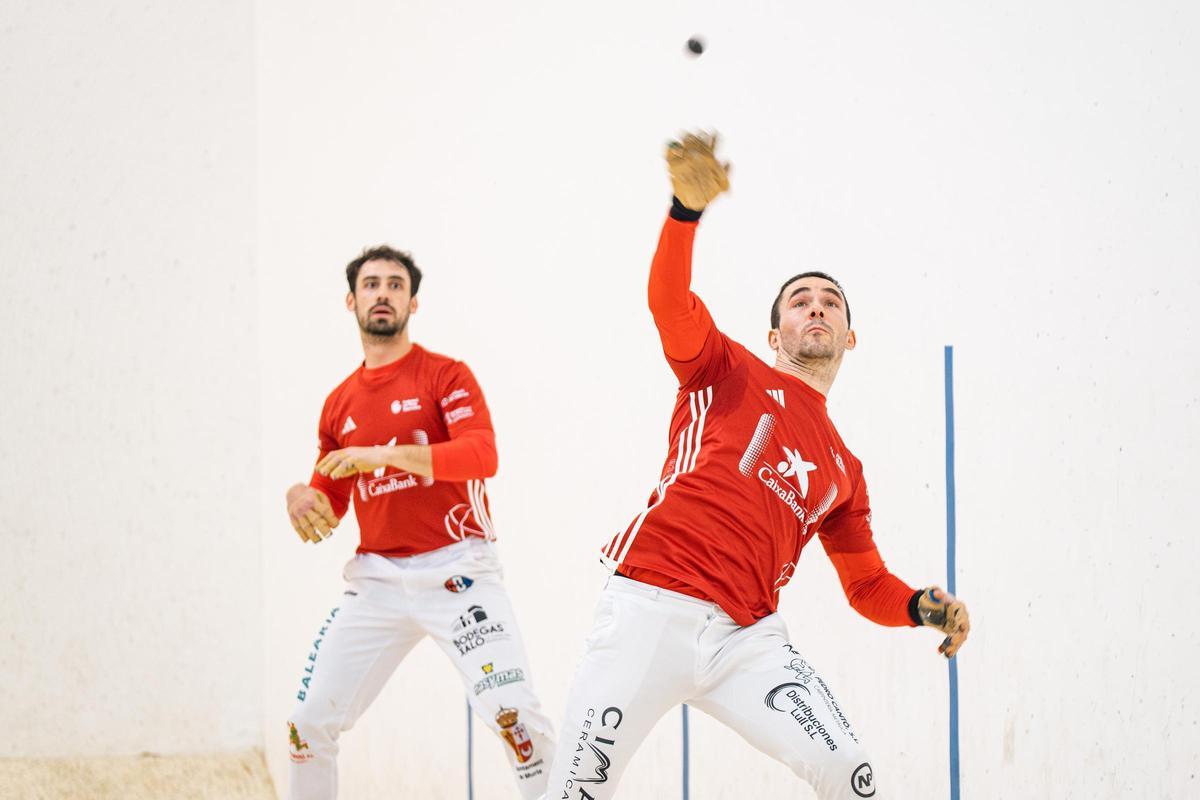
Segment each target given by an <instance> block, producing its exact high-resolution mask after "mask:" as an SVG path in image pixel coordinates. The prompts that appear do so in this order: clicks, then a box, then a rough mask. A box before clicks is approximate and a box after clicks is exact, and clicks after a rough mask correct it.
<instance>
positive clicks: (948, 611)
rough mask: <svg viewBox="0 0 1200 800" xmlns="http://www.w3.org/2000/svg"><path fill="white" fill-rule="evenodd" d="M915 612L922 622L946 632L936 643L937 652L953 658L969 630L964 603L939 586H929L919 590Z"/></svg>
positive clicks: (969, 624)
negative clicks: (939, 642)
mask: <svg viewBox="0 0 1200 800" xmlns="http://www.w3.org/2000/svg"><path fill="white" fill-rule="evenodd" d="M917 613H918V614H919V615H920V617H921V622H922V623H923V624H925V625H928V626H929V627H931V628H937V629H938V630H940V631H942V632H943V633H945V634H948V635H947V636H946V638H945V639H943V640H942V643H941V644H940V645H938V652H939V653H941V654H942V655H944V656H945V657H946V658H953V657H954V654H955V653H957V652H958V649H959V648H960V647H962V646H963V642H965V641H966V640H967V634H969V633H970V632H971V619H970V617H968V616H967V606H966V604H964V603H963V601H961V600H959V599H958V598H957V597H955V596H954V595H952V594H950V593H949V592H947V591H945V590H944V589H942V588H941V587H940V586H930V587H929V588H927V589H925V590H924V591H922V592H921V599H920V600H918V601H917Z"/></svg>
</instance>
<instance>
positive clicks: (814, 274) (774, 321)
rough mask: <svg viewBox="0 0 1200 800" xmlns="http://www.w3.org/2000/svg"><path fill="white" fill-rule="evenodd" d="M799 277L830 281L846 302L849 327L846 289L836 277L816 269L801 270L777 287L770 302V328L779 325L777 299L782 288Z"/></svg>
mask: <svg viewBox="0 0 1200 800" xmlns="http://www.w3.org/2000/svg"><path fill="white" fill-rule="evenodd" d="M801 278H824V279H825V280H827V281H829V282H830V283H832V284H833V285H834V286H836V287H837V288H838V291H840V292H841V293H842V301H843V302H844V303H845V304H846V326H847V327H849V326H850V301H849V300H847V299H846V290H845V289H843V288H842V285H841V284H840V283H838V280H837V278H835V277H833V276H832V275H828V274H826V273H824V272H818V271H817V270H811V271H809V272H801V273H800V274H799V275H793V276H792V277H790V278H788V279H787V280H786V281H784V282H783V286H780V287H779V294H777V295H775V302H773V303H771V327H772V328H778V327H779V317H780V313H779V301H780V300H782V299H783V290H784V289H786V288H787V287H788V286H789V285H791V284H792V283H793V282H794V281H798V280H800V279H801Z"/></svg>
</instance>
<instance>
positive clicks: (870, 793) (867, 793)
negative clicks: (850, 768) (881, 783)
mask: <svg viewBox="0 0 1200 800" xmlns="http://www.w3.org/2000/svg"><path fill="white" fill-rule="evenodd" d="M850 788H851V789H853V790H854V793H855V794H856V795H858V796H859V797H874V796H875V776H874V775H873V774H872V773H871V765H870V764H869V763H868V762H866V761H864V762H863V763H861V764H859V765H858V769H856V770H854V774H853V775H851V776H850Z"/></svg>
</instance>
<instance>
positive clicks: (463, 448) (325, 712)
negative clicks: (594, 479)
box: [287, 246, 554, 800]
mask: <svg viewBox="0 0 1200 800" xmlns="http://www.w3.org/2000/svg"><path fill="white" fill-rule="evenodd" d="M346 278H347V281H348V282H349V285H350V293H349V294H348V295H347V297H346V307H347V308H348V309H349V310H350V311H352V312H353V313H354V315H355V317H356V318H357V320H358V325H359V329H360V334H361V337H362V344H363V352H364V355H365V359H364V361H363V364H362V365H361V366H360V367H359V368H358V369H357V370H355V371H354V373H353V374H352V375H350V377H349V378H347V379H346V380H345V381H343V382H342V384H341V385H340V386H338V387H337V388H336V389H334V390H333V392H332V393H331V394H330V395H329V398H328V399H327V400H326V401H325V408H324V410H323V411H322V413H321V423H320V456H319V457H318V460H317V465H316V469H315V471H314V472H313V475H312V479H311V481H310V482H309V483H308V484H297V485H295V486H293V487H292V488H291V489H289V490H288V494H287V505H288V516H289V517H290V518H291V521H292V526H293V527H294V528H295V530H296V533H297V534H299V536H300V539H301V541H306V542H314V543H316V542H320V541H322V540H323V539H324V538H325V537H327V536H329V534H330V533H331V532H332V530H333V529H334V528H336V527H337V525H338V522H339V520H340V519H341V518H342V516H343V515H344V514H345V513H346V510H347V508H348V506H349V504H350V501H351V498H353V501H354V511H355V515H356V516H357V518H358V525H359V530H360V533H361V543H360V544H359V546H358V552H357V554H356V555H355V557H354V559H353V560H351V561H350V563H348V564H347V565H346V568H345V570H344V573H343V576H344V578H345V580H346V582H347V586H346V591H345V594H344V597H343V598H342V601H341V603H340V605H339V606H338V608H335V609H334V610H333V611H332V612H331V613H330V614H329V617H328V619H326V620H325V624H324V626H323V627H322V628H321V629H320V633H319V635H318V636H317V638H316V640H315V641H314V642H313V646H312V651H311V653H310V654H309V656H308V659H307V661H306V662H305V666H304V671H303V677H302V679H301V682H300V690H299V692H298V693H297V700H298V704H297V705H296V708H295V710H294V711H293V712H292V716H291V718H290V719H289V721H288V739H289V742H290V750H291V767H290V770H289V784H290V785H289V796H290V797H292V798H294V799H296V800H299V799H300V798H303V800H317V799H318V798H320V799H322V800H324V799H325V798H333V797H335V796H336V795H337V750H338V745H337V740H338V736H339V734H340V733H341V732H342V731H344V730H349V729H350V727H351V726H353V724H354V722H355V720H357V719H358V717H359V715H360V714H362V712H363V711H365V710H366V708H367V706H368V705H370V703H371V701H372V700H374V699H375V697H376V696H377V695H378V694H379V691H380V690H381V689H382V688H383V685H384V683H385V682H386V681H387V679H388V678H389V677H390V676H391V674H392V672H393V671H394V670H395V669H396V667H397V665H399V663H400V661H401V660H402V659H403V658H404V656H405V655H406V654H407V653H408V652H409V651H410V650H411V649H412V648H413V646H414V645H416V644H417V642H419V641H420V640H421V639H423V638H424V637H425V636H430V637H432V638H433V640H434V641H435V642H437V644H438V646H439V647H441V648H442V650H444V651H445V652H446V655H447V657H449V659H450V661H451V662H452V663H453V664H454V666H455V667H456V668H457V669H458V671H459V673H460V674H461V676H462V681H463V685H464V687H465V688H466V691H467V698H468V700H469V701H470V704H471V707H472V708H473V709H474V711H475V713H477V714H478V715H479V716H480V717H481V718H482V719H483V720H484V722H485V723H486V724H487V725H488V726H489V727H491V728H492V730H494V731H495V732H496V733H497V734H498V735H499V736H500V738H501V739H502V740H503V742H504V743H505V748H504V749H505V753H506V755H507V756H508V759H509V762H510V763H511V764H512V767H513V770H514V772H515V775H516V778H517V785H518V788H519V789H520V791H521V795H522V796H523V797H525V798H535V797H538V796H539V795H541V793H542V792H543V791H544V790H545V786H546V778H547V775H548V772H549V765H550V758H551V756H552V755H553V751H554V742H553V739H552V737H553V733H552V730H551V726H550V724H549V722H548V720H547V719H546V718H545V716H544V715H543V714H542V711H541V707H540V704H539V703H538V700H537V697H536V696H535V695H534V693H533V688H532V682H531V681H532V677H531V675H530V670H529V661H528V658H527V657H526V654H525V646H524V643H523V642H522V640H521V634H520V632H519V631H518V629H517V625H516V621H515V619H514V618H513V612H512V606H511V603H510V602H509V598H508V592H507V591H506V590H505V588H504V584H503V581H502V579H501V570H500V562H499V560H498V559H497V557H496V553H495V552H494V547H493V545H492V541H493V540H494V539H495V535H494V533H493V529H492V521H491V517H490V515H489V513H488V501H487V491H486V488H485V485H484V479H485V478H488V477H491V476H492V475H494V474H495V472H496V442H495V436H494V435H493V433H492V421H491V416H490V414H489V413H488V408H487V404H486V403H485V402H484V399H483V393H482V392H481V391H480V389H479V384H477V383H476V382H475V377H474V376H473V375H472V374H471V371H470V370H469V369H467V366H466V365H465V364H463V363H462V362H461V361H455V360H453V359H451V358H447V357H446V356H441V355H438V354H436V353H431V352H429V351H428V350H425V349H424V348H422V347H421V346H420V345H416V344H413V343H412V342H411V341H410V340H409V334H408V320H409V316H410V315H411V314H412V313H413V312H415V311H416V310H417V290H418V288H420V282H421V271H420V270H419V269H418V268H417V266H416V264H414V263H413V260H412V257H411V256H409V255H408V254H407V253H403V252H400V251H397V250H393V249H391V248H390V247H386V246H384V247H377V248H375V249H372V250H367V251H364V252H363V254H362V255H360V256H359V257H358V258H356V259H354V260H353V261H351V262H350V264H349V265H348V266H347V267H346Z"/></svg>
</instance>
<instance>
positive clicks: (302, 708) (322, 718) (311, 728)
mask: <svg viewBox="0 0 1200 800" xmlns="http://www.w3.org/2000/svg"><path fill="white" fill-rule="evenodd" d="M315 699H316V698H312V697H310V698H309V699H308V700H307V701H305V702H302V703H299V704H297V705H296V706H295V708H293V709H292V713H291V714H290V715H289V716H288V721H287V728H288V741H289V743H290V745H291V747H292V751H293V754H294V753H295V752H296V751H298V750H309V751H311V750H312V749H324V748H325V747H328V746H331V745H332V744H333V743H334V742H336V741H337V738H338V735H339V734H340V733H341V732H342V730H343V727H342V724H341V723H342V721H341V715H340V714H337V713H335V712H334V711H333V709H332V708H331V705H332V704H330V703H328V702H324V703H315V702H313V700H315Z"/></svg>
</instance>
